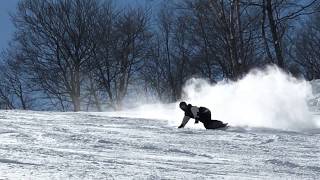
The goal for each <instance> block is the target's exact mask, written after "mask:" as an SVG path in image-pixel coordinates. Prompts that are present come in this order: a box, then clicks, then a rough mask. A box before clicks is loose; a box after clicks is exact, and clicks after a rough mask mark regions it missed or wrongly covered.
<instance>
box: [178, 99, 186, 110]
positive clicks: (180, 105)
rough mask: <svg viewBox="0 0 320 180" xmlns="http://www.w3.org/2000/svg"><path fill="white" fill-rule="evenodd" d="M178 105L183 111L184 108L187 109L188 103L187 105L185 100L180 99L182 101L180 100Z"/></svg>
mask: <svg viewBox="0 0 320 180" xmlns="http://www.w3.org/2000/svg"><path fill="white" fill-rule="evenodd" d="M179 107H180V109H182V110H183V111H185V110H187V108H188V105H187V103H186V102H184V101H182V102H180V104H179Z"/></svg>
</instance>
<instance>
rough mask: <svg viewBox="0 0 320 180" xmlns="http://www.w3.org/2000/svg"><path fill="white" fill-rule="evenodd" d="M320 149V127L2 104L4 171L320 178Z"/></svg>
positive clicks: (4, 175)
mask: <svg viewBox="0 0 320 180" xmlns="http://www.w3.org/2000/svg"><path fill="white" fill-rule="evenodd" d="M189 123H190V124H193V121H190V122H189ZM191 126H192V125H191ZM319 149H320V130H319V129H315V130H313V131H302V132H294V131H283V130H276V129H266V128H250V127H230V128H228V129H227V130H205V129H193V128H186V129H177V128H176V127H175V126H172V125H170V123H168V122H167V121H164V120H152V119H139V118H125V117H122V118H121V117H110V116H108V115H107V114H105V113H54V112H31V111H0V179H13V180H16V179H32V180H34V179H41V180H42V179H241V178H242V179H318V178H319V177H320V152H319Z"/></svg>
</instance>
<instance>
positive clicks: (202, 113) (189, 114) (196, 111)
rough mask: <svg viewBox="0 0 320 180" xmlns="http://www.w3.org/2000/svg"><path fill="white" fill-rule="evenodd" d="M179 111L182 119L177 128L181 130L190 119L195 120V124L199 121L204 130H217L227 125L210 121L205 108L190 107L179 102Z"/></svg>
mask: <svg viewBox="0 0 320 180" xmlns="http://www.w3.org/2000/svg"><path fill="white" fill-rule="evenodd" d="M179 106H180V109H182V110H183V111H184V117H183V120H182V123H181V125H180V126H179V127H178V128H183V127H184V126H185V125H186V124H187V123H188V121H189V119H190V118H193V119H195V123H198V122H199V121H200V122H202V123H203V125H204V127H205V128H206V129H217V128H223V127H226V126H227V124H228V123H223V122H222V121H218V120H211V112H210V110H209V109H208V108H206V107H197V106H192V105H191V104H188V105H187V103H186V102H180V104H179Z"/></svg>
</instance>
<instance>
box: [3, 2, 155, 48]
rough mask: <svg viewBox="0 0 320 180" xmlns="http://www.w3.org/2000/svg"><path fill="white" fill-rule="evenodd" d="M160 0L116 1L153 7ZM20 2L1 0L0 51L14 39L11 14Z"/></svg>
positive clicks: (125, 4)
mask: <svg viewBox="0 0 320 180" xmlns="http://www.w3.org/2000/svg"><path fill="white" fill-rule="evenodd" d="M156 1H159V0H115V1H114V2H117V3H119V4H120V5H123V6H127V5H130V6H131V5H133V6H134V5H137V4H140V5H151V6H154V4H156V3H155V2H156ZM18 2H19V0H0V51H1V50H3V49H5V48H7V47H8V42H9V41H10V40H11V39H12V37H13V33H14V25H13V24H12V22H11V17H10V15H9V13H14V12H15V11H16V5H17V3H18Z"/></svg>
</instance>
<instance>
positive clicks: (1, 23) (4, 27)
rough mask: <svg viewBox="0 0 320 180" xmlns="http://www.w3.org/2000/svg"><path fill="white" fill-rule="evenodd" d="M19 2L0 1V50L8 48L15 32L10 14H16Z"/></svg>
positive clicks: (14, 0)
mask: <svg viewBox="0 0 320 180" xmlns="http://www.w3.org/2000/svg"><path fill="white" fill-rule="evenodd" d="M17 2H18V0H0V49H4V48H6V47H7V44H8V42H9V40H10V39H11V37H12V35H13V31H14V27H13V24H12V23H11V18H10V16H9V12H14V11H15V9H16V5H17Z"/></svg>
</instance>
